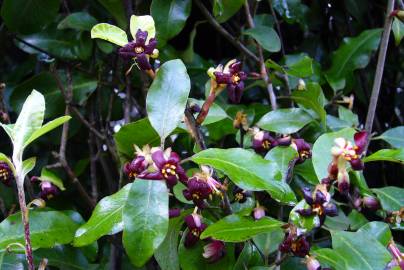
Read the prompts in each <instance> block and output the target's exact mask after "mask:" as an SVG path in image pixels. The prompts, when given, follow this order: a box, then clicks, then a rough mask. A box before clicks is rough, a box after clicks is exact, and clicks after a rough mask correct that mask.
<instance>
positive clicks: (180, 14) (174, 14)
mask: <svg viewBox="0 0 404 270" xmlns="http://www.w3.org/2000/svg"><path fill="white" fill-rule="evenodd" d="M191 4H192V1H191V0H153V1H152V4H151V6H150V12H151V15H152V16H153V18H154V19H155V22H156V29H157V39H158V41H159V42H160V41H161V42H162V44H164V43H165V42H166V41H168V40H169V39H171V38H173V37H175V36H176V35H177V34H178V33H179V32H181V30H182V29H183V28H184V26H185V22H186V20H187V19H188V16H189V15H190V13H191Z"/></svg>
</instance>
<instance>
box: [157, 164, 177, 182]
mask: <svg viewBox="0 0 404 270" xmlns="http://www.w3.org/2000/svg"><path fill="white" fill-rule="evenodd" d="M176 169H177V167H176V166H175V165H172V164H168V163H167V164H165V165H164V167H163V169H162V170H161V173H162V174H163V176H164V178H168V177H169V176H171V175H176V174H177V173H176V172H175V170H176Z"/></svg>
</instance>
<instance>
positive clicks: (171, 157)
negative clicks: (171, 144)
mask: <svg viewBox="0 0 404 270" xmlns="http://www.w3.org/2000/svg"><path fill="white" fill-rule="evenodd" d="M151 158H152V160H153V162H154V167H155V169H156V170H155V171H144V172H142V173H141V174H140V175H139V176H138V177H139V178H142V179H150V180H162V179H164V180H166V182H167V185H168V186H169V187H173V186H174V185H175V184H177V182H178V180H180V181H181V182H183V183H185V182H186V181H187V179H188V178H187V175H186V174H185V170H184V169H183V168H182V167H181V165H180V164H179V162H180V157H179V156H178V154H177V153H175V152H173V151H171V148H167V149H166V150H165V151H164V152H163V151H162V150H161V149H158V150H156V151H154V152H153V153H152V156H151Z"/></svg>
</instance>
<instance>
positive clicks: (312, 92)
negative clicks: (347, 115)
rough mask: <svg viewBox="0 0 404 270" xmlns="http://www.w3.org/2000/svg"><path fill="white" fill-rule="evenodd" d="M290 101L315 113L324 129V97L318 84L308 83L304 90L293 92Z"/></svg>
mask: <svg viewBox="0 0 404 270" xmlns="http://www.w3.org/2000/svg"><path fill="white" fill-rule="evenodd" d="M292 99H293V100H294V101H295V102H296V103H298V104H300V105H302V106H303V107H304V108H306V109H311V110H313V111H315V112H316V113H317V115H318V116H319V118H320V120H321V123H322V124H323V126H324V127H325V125H326V115H327V113H326V111H325V109H324V105H325V97H324V94H323V90H322V89H321V86H320V85H319V84H317V83H312V82H310V83H308V84H307V85H306V89H305V90H302V91H293V93H292Z"/></svg>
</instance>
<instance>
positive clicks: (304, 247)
mask: <svg viewBox="0 0 404 270" xmlns="http://www.w3.org/2000/svg"><path fill="white" fill-rule="evenodd" d="M279 251H281V252H282V253H289V252H291V253H293V255H295V256H298V257H302V258H303V257H305V256H306V255H308V254H309V251H310V244H309V242H308V241H307V240H306V237H305V236H304V235H303V236H298V237H296V236H293V235H291V234H288V235H286V237H285V240H283V242H282V243H281V244H280V245H279Z"/></svg>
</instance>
